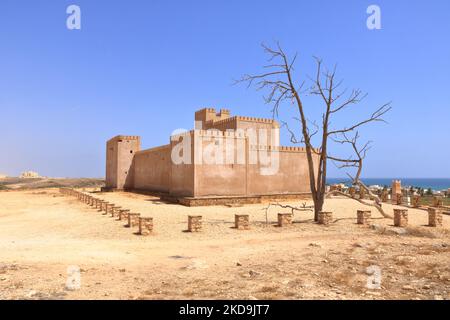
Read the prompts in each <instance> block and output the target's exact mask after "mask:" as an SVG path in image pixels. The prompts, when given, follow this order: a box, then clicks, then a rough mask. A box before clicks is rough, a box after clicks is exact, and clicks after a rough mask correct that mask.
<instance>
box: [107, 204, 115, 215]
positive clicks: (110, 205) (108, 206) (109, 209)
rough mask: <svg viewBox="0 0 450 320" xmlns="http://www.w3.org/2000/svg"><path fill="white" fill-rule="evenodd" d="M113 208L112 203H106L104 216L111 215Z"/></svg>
mask: <svg viewBox="0 0 450 320" xmlns="http://www.w3.org/2000/svg"><path fill="white" fill-rule="evenodd" d="M113 207H114V203H106V206H105V214H108V213H111V211H112V208H113Z"/></svg>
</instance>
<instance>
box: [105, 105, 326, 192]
mask: <svg viewBox="0 0 450 320" xmlns="http://www.w3.org/2000/svg"><path fill="white" fill-rule="evenodd" d="M195 120H196V130H191V131H189V132H186V133H183V134H180V135H177V136H172V137H171V142H170V144H167V145H164V146H160V147H156V148H151V149H147V150H140V138H139V137H136V136H117V137H114V138H112V139H111V140H109V141H108V142H107V164H106V186H107V187H108V188H112V189H134V190H142V191H154V192H162V193H167V194H169V195H172V196H182V197H183V196H184V197H207V196H257V195H276V194H297V193H309V192H310V187H309V171H308V164H307V159H306V152H305V150H304V149H303V148H298V147H282V146H278V142H279V136H278V135H277V134H278V132H279V130H278V129H279V125H278V123H277V122H276V121H273V120H271V119H260V118H250V117H240V116H234V117H230V112H229V111H228V110H221V111H220V112H219V113H216V111H215V110H214V109H212V108H207V109H202V110H200V111H198V112H196V113H195ZM211 129H216V130H211ZM247 129H255V130H256V131H257V130H258V129H266V130H265V131H267V133H268V134H267V137H265V136H264V135H263V136H260V137H257V138H256V140H255V139H254V138H251V139H250V138H249V137H248V135H247V134H246V133H245V130H247ZM230 130H231V131H230ZM272 130H274V133H276V134H275V135H274V137H275V138H274V139H270V136H271V134H272V132H271V131H272ZM184 139H189V140H187V141H190V143H191V155H190V161H189V162H190V163H188V164H175V163H173V162H172V158H171V155H172V151H173V149H174V147H175V146H176V145H177V144H180V143H182V142H183V140H184ZM211 144H214V145H222V146H224V148H219V149H218V150H221V152H222V154H221V155H216V154H215V155H214V157H215V158H217V157H218V156H221V158H222V159H223V162H220V163H216V162H214V163H207V162H205V161H203V159H202V155H203V152H204V150H205V148H207V147H208V146H209V145H211ZM238 149H239V150H238ZM252 152H253V153H252ZM255 152H256V153H259V152H262V154H265V155H266V157H268V158H272V159H275V158H276V159H278V164H277V165H276V169H277V170H276V171H275V172H271V173H270V174H267V172H266V174H264V170H267V168H266V166H270V165H263V164H261V162H260V161H257V162H256V163H255V162H253V161H251V159H250V158H251V157H252V155H254V154H255ZM230 157H231V158H230ZM238 158H239V159H238ZM315 161H318V157H315ZM262 167H264V168H266V169H264V168H262ZM316 167H317V166H316Z"/></svg>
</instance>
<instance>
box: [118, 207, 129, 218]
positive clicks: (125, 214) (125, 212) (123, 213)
mask: <svg viewBox="0 0 450 320" xmlns="http://www.w3.org/2000/svg"><path fill="white" fill-rule="evenodd" d="M129 213H130V210H128V209H121V210H119V219H118V220H125V219H126V220H128V214H129Z"/></svg>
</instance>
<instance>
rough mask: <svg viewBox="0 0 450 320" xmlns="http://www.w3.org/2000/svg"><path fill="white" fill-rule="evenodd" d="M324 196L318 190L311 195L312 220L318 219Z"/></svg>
mask: <svg viewBox="0 0 450 320" xmlns="http://www.w3.org/2000/svg"><path fill="white" fill-rule="evenodd" d="M324 200H325V197H324V195H322V194H321V193H320V192H318V193H317V194H316V195H313V201H314V221H316V222H317V221H319V212H321V211H322V209H323V204H324Z"/></svg>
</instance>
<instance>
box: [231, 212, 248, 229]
mask: <svg viewBox="0 0 450 320" xmlns="http://www.w3.org/2000/svg"><path fill="white" fill-rule="evenodd" d="M234 227H235V228H236V229H238V230H248V229H250V219H249V215H248V214H235V215H234Z"/></svg>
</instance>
